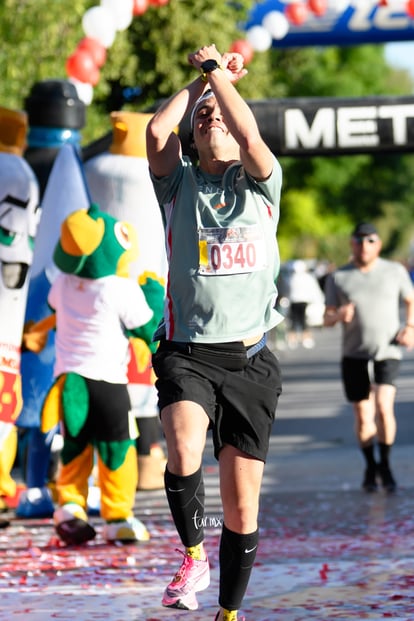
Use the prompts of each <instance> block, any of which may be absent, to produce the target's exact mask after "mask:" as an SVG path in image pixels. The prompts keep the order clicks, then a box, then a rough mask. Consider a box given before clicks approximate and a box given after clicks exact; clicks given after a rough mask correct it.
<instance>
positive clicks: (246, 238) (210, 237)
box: [199, 227, 265, 276]
mask: <svg viewBox="0 0 414 621" xmlns="http://www.w3.org/2000/svg"><path fill="white" fill-rule="evenodd" d="M252 229H253V230H252ZM257 233H258V231H257V229H256V227H242V228H237V229H224V230H223V229H202V234H200V237H199V249H200V265H199V273H200V274H203V275H205V276H212V275H219V274H246V273H249V272H255V271H258V270H262V269H264V267H265V252H264V247H265V246H264V242H263V239H261V238H260V236H258V235H257Z"/></svg>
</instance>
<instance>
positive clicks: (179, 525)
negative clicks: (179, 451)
mask: <svg viewBox="0 0 414 621" xmlns="http://www.w3.org/2000/svg"><path fill="white" fill-rule="evenodd" d="M164 480H165V491H166V494H167V499H168V504H169V505H170V511H171V515H172V517H173V520H174V524H175V527H176V529H177V532H178V534H179V535H180V539H181V542H182V543H183V545H184V546H186V547H187V548H190V547H192V546H196V545H198V544H199V543H201V542H202V541H203V540H204V481H203V475H202V470H201V467H200V468H199V469H198V470H197V472H194V474H190V475H189V476H187V477H183V476H178V475H176V474H171V472H169V471H168V468H166V469H165V475H164Z"/></svg>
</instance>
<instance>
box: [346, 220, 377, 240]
mask: <svg viewBox="0 0 414 621" xmlns="http://www.w3.org/2000/svg"><path fill="white" fill-rule="evenodd" d="M366 235H378V231H377V229H376V228H375V226H374V225H373V224H370V223H369V222H360V223H359V224H357V225H356V227H355V228H354V230H353V232H352V237H365V236H366Z"/></svg>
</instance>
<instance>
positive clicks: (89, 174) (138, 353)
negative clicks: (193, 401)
mask: <svg viewBox="0 0 414 621" xmlns="http://www.w3.org/2000/svg"><path fill="white" fill-rule="evenodd" d="M151 116H152V115H151V114H145V113H139V112H126V111H119V112H112V114H111V123H112V126H113V131H112V143H111V144H110V146H109V150H107V151H104V152H101V153H99V154H98V155H95V156H94V157H91V158H89V159H87V161H86V162H84V171H85V176H86V179H87V182H88V188H89V190H90V193H91V197H92V200H93V201H94V202H96V203H98V204H99V206H100V208H101V209H102V210H103V211H105V212H106V213H109V214H111V215H112V216H114V217H115V218H119V219H121V220H128V221H129V222H131V223H132V224H133V225H134V226H135V229H136V230H137V231H138V234H139V241H140V244H139V245H140V253H139V256H138V258H137V260H136V261H134V262H133V263H132V264H131V267H130V272H131V275H132V276H133V277H136V276H137V275H139V274H141V273H142V272H144V271H150V272H154V273H156V274H157V275H158V276H159V277H161V278H166V275H167V257H166V251H165V237H164V229H163V223H162V218H161V213H160V210H159V206H158V202H157V199H156V196H155V193H154V188H153V185H152V182H151V179H150V175H149V170H148V160H147V158H146V145H145V130H146V126H147V123H148V121H149V119H150V118H151ZM128 381H129V383H128V390H129V394H130V399H131V403H132V409H133V412H134V414H135V417H136V419H137V424H138V430H139V434H140V435H139V438H138V440H137V448H138V489H143V490H152V489H164V470H165V463H166V460H165V456H164V453H163V450H162V448H161V445H160V438H161V429H160V422H159V411H158V404H157V392H156V389H155V377H154V372H153V370H152V367H151V352H150V349H149V348H148V346H147V345H146V344H145V343H144V342H143V341H142V340H139V339H134V340H131V360H130V365H129V369H128Z"/></svg>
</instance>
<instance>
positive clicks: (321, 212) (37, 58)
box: [0, 0, 414, 261]
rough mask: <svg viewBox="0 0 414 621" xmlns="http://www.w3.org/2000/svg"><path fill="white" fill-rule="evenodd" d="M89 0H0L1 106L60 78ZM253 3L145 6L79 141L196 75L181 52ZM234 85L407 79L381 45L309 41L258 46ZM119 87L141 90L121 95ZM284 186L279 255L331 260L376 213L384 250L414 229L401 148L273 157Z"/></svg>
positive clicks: (341, 92) (228, 28)
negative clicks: (358, 224) (299, 45)
mask: <svg viewBox="0 0 414 621" xmlns="http://www.w3.org/2000/svg"><path fill="white" fill-rule="evenodd" d="M96 4H98V2H97V1H93V0H53V1H51V0H3V1H2V3H1V4H0V36H1V40H2V44H1V46H0V105H2V106H5V107H10V108H14V109H21V108H24V100H25V97H26V96H27V95H28V93H29V91H30V89H31V87H32V85H33V84H34V83H35V82H38V81H41V80H45V79H50V78H65V77H66V72H65V63H66V59H67V58H68V56H69V55H70V54H72V53H73V52H74V50H75V49H76V45H77V43H78V42H79V41H80V39H81V38H82V37H83V36H84V33H83V30H82V16H83V15H84V13H85V11H86V10H87V9H88V8H90V7H92V6H95V5H96ZM251 6H252V1H251V0H238V1H237V2H217V3H212V2H211V1H210V0H170V2H169V3H168V4H167V5H165V6H163V7H155V6H150V7H149V8H148V10H147V11H146V12H145V13H144V14H143V15H142V16H139V17H136V18H135V19H134V20H133V22H132V24H131V26H130V27H129V29H128V30H127V31H123V32H119V33H117V36H116V39H115V41H114V44H113V45H112V46H111V47H110V48H109V49H108V50H107V59H106V62H105V65H104V66H103V67H102V69H101V77H100V80H99V83H98V85H97V86H96V88H95V89H94V99H93V102H92V104H91V105H90V106H89V107H88V111H87V125H86V127H85V128H84V130H83V133H82V135H83V140H84V143H85V144H89V143H90V142H91V141H92V140H95V139H97V138H100V137H101V136H103V135H104V134H105V133H106V132H107V131H109V129H110V123H109V112H110V111H112V110H115V109H119V108H120V107H121V105H124V106H125V107H126V108H129V109H132V110H140V111H143V110H148V109H150V108H151V107H154V106H156V105H157V103H158V102H159V100H161V99H163V98H165V97H168V96H169V95H170V94H171V93H173V92H174V91H176V90H177V89H179V88H181V87H182V86H183V85H184V84H185V83H187V82H188V81H190V80H191V79H192V78H193V76H195V75H196V73H195V71H194V69H193V68H192V67H191V66H190V65H189V64H188V62H187V54H188V53H189V52H190V51H192V50H195V49H197V47H199V46H200V45H203V44H209V43H212V42H214V43H215V44H216V45H217V48H218V49H219V50H220V51H226V50H228V49H229V47H230V45H231V43H232V42H233V41H235V40H236V39H238V38H242V37H243V30H242V29H243V23H245V20H246V18H247V15H248V11H249V9H250V7H251ZM248 69H249V74H248V76H247V77H246V78H244V79H243V80H241V81H240V82H239V84H238V89H239V91H240V93H241V94H242V95H243V97H245V98H246V99H249V100H257V99H265V98H266V99H267V98H269V99H278V98H288V97H364V96H372V95H407V94H410V93H412V92H413V84H412V81H411V80H410V79H409V77H408V75H407V74H406V73H405V72H396V71H394V70H391V69H390V68H389V67H388V66H387V65H386V62H385V60H384V53H383V46H381V45H361V46H357V47H342V48H340V47H333V46H332V47H327V48H323V47H310V48H303V49H286V50H284V49H275V48H273V49H271V50H269V51H267V52H256V53H255V55H254V58H253V61H252V62H251V63H250V64H249V66H248ZM126 87H139V88H140V89H142V92H141V95H140V97H139V98H138V99H136V100H135V101H134V102H131V103H124V101H123V98H122V94H123V92H124V89H125V88H126ZM281 163H282V166H283V169H284V189H283V195H282V205H281V222H280V227H279V238H280V242H281V249H282V258H283V259H289V258H292V257H294V256H303V255H304V254H306V255H307V256H310V255H313V256H319V257H321V258H322V257H324V258H328V259H330V260H334V261H336V260H337V258H338V256H341V257H342V256H345V255H346V253H347V251H348V246H347V236H348V233H349V230H350V228H351V226H352V225H353V223H354V222H355V221H357V220H361V219H369V220H374V221H375V222H376V223H377V224H378V225H379V226H380V227H382V228H381V230H382V231H383V233H384V236H385V238H386V250H387V252H388V253H389V254H390V255H398V256H399V255H401V256H403V255H404V252H405V249H406V248H407V247H408V246H407V244H408V241H407V240H408V238H409V235H410V231H411V233H412V228H411V227H412V224H411V221H412V215H411V214H412V206H411V201H412V196H413V194H414V192H413V190H414V187H413V184H414V174H413V173H414V158H413V156H412V155H411V154H397V155H384V156H381V155H375V156H372V155H358V156H346V157H345V156H344V157H332V158H323V157H297V158H281Z"/></svg>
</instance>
